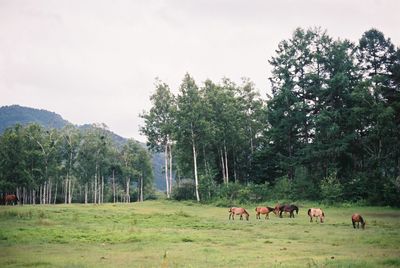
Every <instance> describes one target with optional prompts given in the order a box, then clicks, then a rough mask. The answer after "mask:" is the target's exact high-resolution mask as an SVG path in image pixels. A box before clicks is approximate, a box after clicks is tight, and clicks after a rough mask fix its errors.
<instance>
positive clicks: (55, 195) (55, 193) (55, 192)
mask: <svg viewBox="0 0 400 268" xmlns="http://www.w3.org/2000/svg"><path fill="white" fill-rule="evenodd" d="M57 185H58V183H57V182H56V189H55V191H54V205H55V204H56V202H57Z"/></svg>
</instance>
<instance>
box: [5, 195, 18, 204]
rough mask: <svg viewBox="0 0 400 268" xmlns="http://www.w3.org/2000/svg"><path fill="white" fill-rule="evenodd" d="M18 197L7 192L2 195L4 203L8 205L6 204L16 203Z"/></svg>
mask: <svg viewBox="0 0 400 268" xmlns="http://www.w3.org/2000/svg"><path fill="white" fill-rule="evenodd" d="M18 201H19V200H18V197H17V196H16V195H15V194H7V195H6V196H4V204H5V205H8V204H13V205H15V204H17V202H18Z"/></svg>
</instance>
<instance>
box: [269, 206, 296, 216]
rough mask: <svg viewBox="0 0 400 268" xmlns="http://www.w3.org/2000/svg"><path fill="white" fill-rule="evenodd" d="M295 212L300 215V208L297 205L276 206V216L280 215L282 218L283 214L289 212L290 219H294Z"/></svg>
mask: <svg viewBox="0 0 400 268" xmlns="http://www.w3.org/2000/svg"><path fill="white" fill-rule="evenodd" d="M293 211H296V214H299V208H298V207H297V206H296V205H279V204H278V205H276V206H275V215H278V213H279V217H281V218H282V213H283V212H289V213H290V214H289V217H290V218H294V213H293Z"/></svg>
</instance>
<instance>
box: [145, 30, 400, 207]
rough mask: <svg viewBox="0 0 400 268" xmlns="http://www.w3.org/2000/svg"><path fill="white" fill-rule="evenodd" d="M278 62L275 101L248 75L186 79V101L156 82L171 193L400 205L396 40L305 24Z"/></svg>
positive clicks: (155, 144)
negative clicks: (337, 33)
mask: <svg viewBox="0 0 400 268" xmlns="http://www.w3.org/2000/svg"><path fill="white" fill-rule="evenodd" d="M268 62H269V63H270V64H271V66H272V74H271V76H270V77H269V80H270V82H271V88H272V93H271V95H267V96H266V98H263V97H261V96H260V94H259V93H258V91H257V90H256V89H255V86H254V84H253V83H252V82H251V81H250V80H249V79H243V81H242V83H241V84H240V85H237V84H235V83H234V82H232V81H231V80H230V79H228V78H224V79H222V81H221V82H219V83H215V82H213V81H211V80H206V81H205V82H204V83H203V84H202V85H201V86H198V84H196V82H195V80H194V79H193V77H191V76H190V75H189V74H186V75H185V76H184V78H183V80H182V82H181V84H180V87H179V89H178V93H177V94H173V93H172V91H171V89H170V88H169V86H168V85H167V84H166V83H164V82H162V81H160V80H156V83H155V93H154V94H153V95H152V96H151V102H152V107H151V109H150V110H149V111H147V112H144V113H143V114H142V115H141V116H142V117H143V119H144V122H145V123H144V126H143V127H142V133H143V134H145V135H146V136H147V139H148V147H149V148H150V149H151V150H152V151H156V152H163V153H164V160H165V161H164V162H165V172H164V175H165V182H166V186H167V187H166V188H167V195H168V197H170V196H173V195H174V194H175V196H176V197H177V198H181V197H182V196H181V197H179V195H184V196H185V197H184V198H189V199H191V198H193V199H196V200H197V201H200V200H212V199H214V198H221V196H222V197H224V198H227V199H232V198H233V197H234V196H238V195H243V196H246V195H247V197H249V198H250V197H253V196H256V200H259V198H268V195H269V198H270V197H271V196H273V197H276V198H287V199H313V200H321V199H326V200H328V201H331V202H337V201H343V200H348V201H366V202H369V203H374V204H397V205H398V204H399V201H400V200H399V196H400V50H399V48H397V47H395V46H394V45H393V43H392V42H391V40H390V38H386V37H385V36H384V34H383V33H382V32H380V31H378V30H376V29H371V30H369V31H366V32H365V33H364V34H363V35H362V36H361V38H360V40H359V41H358V42H357V43H353V42H351V41H349V40H346V39H334V38H332V37H330V36H329V35H328V34H327V32H326V31H323V30H321V29H320V28H311V29H307V30H306V29H301V28H298V29H296V30H295V31H294V33H293V35H292V37H291V38H289V39H287V40H283V41H282V42H280V43H279V45H278V48H277V50H276V53H275V55H274V56H273V57H272V58H271V59H269V61H268ZM173 176H175V177H176V180H177V185H176V186H174V187H175V188H173V187H172V186H173V181H172V177H173ZM276 193H281V195H279V194H278V195H277V194H276ZM257 196H258V197H257ZM257 198H258V199H257Z"/></svg>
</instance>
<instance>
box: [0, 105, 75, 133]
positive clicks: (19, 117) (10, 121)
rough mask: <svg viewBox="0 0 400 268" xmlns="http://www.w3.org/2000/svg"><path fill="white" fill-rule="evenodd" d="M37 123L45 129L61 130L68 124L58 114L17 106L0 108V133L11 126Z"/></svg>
mask: <svg viewBox="0 0 400 268" xmlns="http://www.w3.org/2000/svg"><path fill="white" fill-rule="evenodd" d="M30 123H37V124H39V125H41V126H44V127H46V128H57V129H61V128H63V127H64V126H65V125H67V124H70V123H69V122H68V121H67V120H64V119H63V118H62V117H61V116H60V115H59V114H56V113H54V112H49V111H46V110H42V109H41V110H39V109H34V108H29V107H23V106H19V105H11V106H3V107H0V133H3V131H4V130H5V129H6V128H8V127H10V126H13V125H16V124H21V125H27V124H30Z"/></svg>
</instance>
